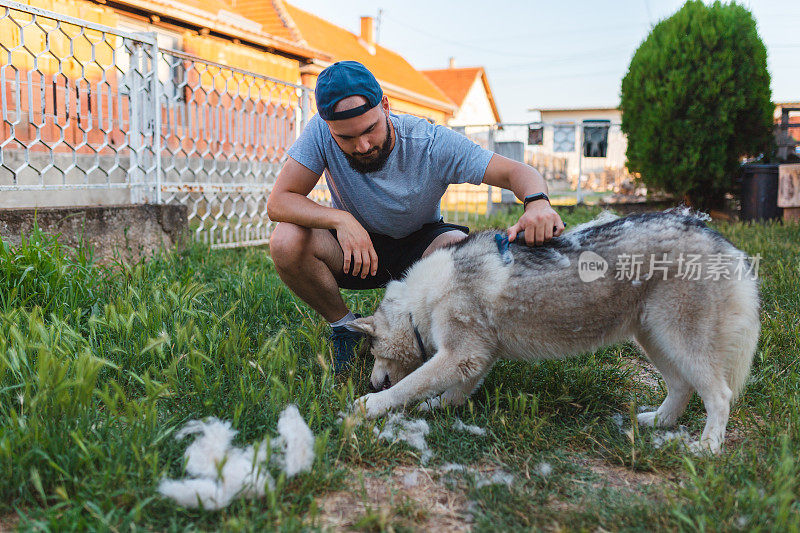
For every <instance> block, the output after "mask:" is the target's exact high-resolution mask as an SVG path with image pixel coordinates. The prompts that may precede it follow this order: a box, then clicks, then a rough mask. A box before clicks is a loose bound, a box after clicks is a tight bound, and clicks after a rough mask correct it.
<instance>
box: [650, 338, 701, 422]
mask: <svg viewBox="0 0 800 533" xmlns="http://www.w3.org/2000/svg"><path fill="white" fill-rule="evenodd" d="M636 342H637V343H638V344H639V346H640V347H641V348H642V350H643V351H644V353H645V355H646V356H647V359H649V360H650V362H651V363H653V365H654V366H655V367H656V369H658V371H659V372H660V373H661V376H662V377H663V378H664V382H665V383H666V384H667V397H666V398H665V399H664V401H663V402H662V403H661V405H660V406H659V408H658V409H657V410H655V411H651V412H648V413H640V414H639V415H638V416H637V417H636V418H637V420H638V421H639V423H640V424H642V425H644V426H659V427H667V426H673V425H675V423H676V422H677V421H678V417H679V416H681V415H682V414H683V411H684V410H685V409H686V405H687V404H688V403H689V399H690V398H691V397H692V392H694V387H692V385H691V384H690V383H689V382H688V381H686V379H684V377H683V376H682V374H681V371H680V370H679V369H678V368H677V367H676V366H675V364H674V363H673V362H672V360H671V359H670V357H669V356H668V355H667V354H665V353H664V352H663V350H662V348H661V347H660V346H659V344H658V343H657V342H656V341H655V340H654V339H652V338H651V336H650V335H649V334H648V333H647V332H644V331H642V332H639V333H637V334H636Z"/></svg>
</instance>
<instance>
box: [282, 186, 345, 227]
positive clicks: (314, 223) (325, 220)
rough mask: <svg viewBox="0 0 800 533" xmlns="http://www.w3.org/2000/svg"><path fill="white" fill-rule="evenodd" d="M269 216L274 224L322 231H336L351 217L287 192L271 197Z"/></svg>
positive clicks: (343, 212)
mask: <svg viewBox="0 0 800 533" xmlns="http://www.w3.org/2000/svg"><path fill="white" fill-rule="evenodd" d="M267 215H268V216H269V218H270V220H272V221H274V222H290V223H292V224H296V225H298V226H303V227H305V228H322V229H336V228H337V227H338V226H339V225H340V224H341V223H342V221H343V218H344V217H346V216H350V215H349V214H348V213H346V212H345V211H341V210H339V209H335V208H333V207H326V206H324V205H319V204H318V203H316V202H315V201H313V200H311V199H309V198H308V197H306V196H303V195H302V194H297V193H293V192H286V191H284V192H281V193H277V194H273V195H270V198H269V200H268V201H267Z"/></svg>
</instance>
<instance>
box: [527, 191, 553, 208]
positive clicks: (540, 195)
mask: <svg viewBox="0 0 800 533" xmlns="http://www.w3.org/2000/svg"><path fill="white" fill-rule="evenodd" d="M536 200H547V203H548V204H549V203H550V198H548V197H547V195H546V194H545V193H543V192H537V193H536V194H529V195H528V196H526V197H525V199H524V200H522V209H523V210H524V209H525V208H526V207H528V204H529V203H531V202H535V201H536Z"/></svg>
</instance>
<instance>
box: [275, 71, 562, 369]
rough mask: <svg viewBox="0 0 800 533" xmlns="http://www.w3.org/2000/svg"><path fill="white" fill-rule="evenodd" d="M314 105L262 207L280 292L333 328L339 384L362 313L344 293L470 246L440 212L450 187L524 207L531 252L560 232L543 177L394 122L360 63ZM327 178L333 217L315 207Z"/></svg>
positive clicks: (398, 119) (322, 83) (329, 79)
mask: <svg viewBox="0 0 800 533" xmlns="http://www.w3.org/2000/svg"><path fill="white" fill-rule="evenodd" d="M315 97H316V103H317V111H318V113H317V115H315V116H314V117H312V118H311V120H310V121H309V123H308V125H307V126H306V127H305V129H304V130H303V132H302V133H301V135H300V137H299V138H298V139H297V140H296V141H295V143H294V144H293V145H292V146H291V147H290V148H289V151H288V155H289V157H288V158H287V160H286V164H285V165H284V166H283V169H282V170H281V172H280V174H279V175H278V178H277V180H276V182H275V186H274V187H273V189H272V193H271V194H270V196H269V201H268V202H267V212H268V214H269V217H270V218H271V219H272V220H273V221H276V222H278V226H277V227H276V228H275V230H274V231H273V233H272V237H271V238H270V254H271V256H272V259H273V261H274V264H275V268H276V269H277V271H278V274H279V275H280V277H281V279H282V280H283V282H284V283H286V285H287V286H288V287H289V288H290V289H291V290H292V291H293V292H294V293H295V294H296V295H297V296H298V297H300V299H302V300H303V301H304V302H306V303H307V304H308V305H309V306H311V307H312V308H313V309H314V310H315V311H317V312H318V313H319V314H320V315H322V317H323V318H325V320H327V321H328V322H329V323H330V325H331V329H332V335H331V341H332V343H333V351H334V363H335V364H334V368H335V371H336V373H337V374H339V373H341V372H344V371H345V370H347V368H348V367H349V365H350V362H351V360H352V358H353V355H354V350H355V348H356V346H357V344H358V342H359V341H360V339H361V333H358V332H356V331H354V330H351V329H350V328H349V327H348V323H349V322H351V321H352V320H354V319H355V318H356V315H354V314H353V313H352V312H351V311H350V310H349V309H348V308H347V306H346V305H345V303H344V300H343V299H342V297H341V294H340V292H339V289H340V288H345V289H356V290H362V289H373V288H377V287H382V286H385V285H386V284H387V283H388V282H389V281H390V280H392V279H398V278H400V277H402V275H403V273H404V272H405V270H406V269H407V268H408V267H409V266H410V265H411V264H412V263H414V262H415V261H417V260H418V259H420V258H421V257H424V256H426V255H428V254H430V253H431V252H432V251H434V250H436V249H437V248H439V247H442V246H446V245H448V244H452V243H455V242H458V241H460V240H461V239H463V238H465V237H466V236H467V233H468V232H469V229H468V228H466V227H463V226H457V225H455V224H449V223H447V222H445V221H444V220H442V217H441V214H440V210H439V204H440V201H441V198H442V195H443V194H444V193H445V191H446V190H447V187H448V186H449V185H451V184H455V183H472V184H475V185H478V184H480V183H486V184H487V185H491V186H494V187H502V188H504V189H508V190H510V191H512V192H513V193H514V194H515V195H516V197H517V198H519V199H520V200H523V202H524V209H523V213H522V215H521V216H520V218H519V220H518V221H517V223H516V224H514V225H513V226H511V227H510V228H509V229H508V237H509V240H511V241H513V240H514V239H515V238H516V236H517V234H518V233H520V232H522V231H524V232H525V235H524V239H525V242H526V244H528V245H535V244H541V243H543V242H545V241H547V240H549V239H551V238H552V237H553V236H557V235H560V234H561V232H562V231H563V230H564V224H563V222H562V221H561V218H560V217H559V216H558V214H557V213H556V212H555V211H554V210H553V209H552V207H551V206H550V202H549V199H548V197H547V194H546V193H547V185H546V184H545V181H544V179H543V178H542V176H541V174H539V172H538V171H536V170H535V169H534V168H532V167H530V166H528V165H525V164H522V163H519V162H516V161H512V160H510V159H507V158H505V157H502V156H500V155H497V154H495V153H492V152H490V151H488V150H485V149H483V148H481V147H480V146H478V145H477V144H475V143H473V142H472V141H470V140H469V139H468V138H467V137H465V136H463V135H461V134H459V133H456V132H454V131H452V130H450V129H448V128H446V127H443V126H437V125H433V124H431V123H429V122H428V121H427V120H424V119H421V118H418V117H414V116H411V115H397V114H394V113H392V112H391V111H390V109H389V102H388V100H387V98H386V96H385V95H384V94H383V91H382V89H381V87H380V85H379V84H378V81H377V80H376V79H375V77H374V76H373V75H372V73H370V72H369V70H367V68H366V67H364V65H362V64H361V63H358V62H355V61H341V62H338V63H334V64H333V65H331V66H329V67H328V68H326V69H325V70H323V71H322V72H321V73H320V75H319V77H318V79H317V86H316V90H315ZM323 172H325V175H326V180H327V183H328V188H329V189H330V192H331V201H332V204H333V206H332V207H326V206H322V205H319V204H317V203H316V202H314V201H312V200H311V199H309V198H308V195H309V193H310V192H311V190H312V189H313V188H314V186H315V185H316V183H317V181H318V180H319V178H320V176H321V175H322V174H323Z"/></svg>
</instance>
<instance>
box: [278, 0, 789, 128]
mask: <svg viewBox="0 0 800 533" xmlns="http://www.w3.org/2000/svg"><path fill="white" fill-rule="evenodd" d="M289 3H291V4H293V5H296V6H297V7H299V8H301V9H305V10H306V11H310V12H312V13H315V14H316V15H318V16H321V17H322V18H325V19H327V20H328V21H330V22H333V23H334V24H337V25H339V26H341V27H343V28H346V29H348V30H350V31H352V32H353V33H359V31H360V19H359V17H361V16H364V15H370V16H373V17H376V18H377V15H378V10H379V9H382V11H383V12H382V16H381V23H380V28H379V30H378V32H379V33H378V39H379V43H380V44H381V45H382V46H385V47H387V48H389V49H391V50H394V51H395V52H398V53H400V54H402V55H403V56H404V57H405V58H406V59H407V60H408V61H409V62H410V63H411V64H412V65H413V66H414V67H415V68H417V69H420V70H423V69H434V68H446V67H447V64H448V60H449V58H450V57H454V58H455V62H456V66H461V67H468V66H483V67H484V68H485V69H486V72H487V74H488V76H489V83H490V85H491V87H492V92H493V93H494V96H495V100H496V102H497V104H498V107H499V109H500V115H501V117H502V119H503V121H505V122H526V121H528V120H534V119H535V118H536V115H535V114H534V113H531V112H530V111H528V110H529V109H530V108H547V107H551V108H552V107H596V106H598V107H600V106H602V107H606V106H617V105H619V90H620V83H621V81H622V78H623V76H624V75H625V73H626V72H627V69H628V64H629V63H630V59H631V57H632V56H633V53H634V51H635V50H636V48H637V47H638V46H639V44H640V43H641V42H642V41H643V40H644V39H645V38H646V37H647V34H648V33H649V31H650V29H651V28H652V26H653V24H655V23H656V22H658V21H659V20H661V19H663V18H666V17H668V16H669V15H671V14H672V13H674V12H675V11H677V10H678V9H679V8H680V6H681V5H683V2H682V1H680V0H605V1H597V0H594V1H588V0H567V1H563V2H559V1H557V0H549V1H547V2H542V1H538V0H528V1H514V2H511V1H504V0H494V1H492V0H489V1H487V0H460V1H458V0H378V1H374V0H373V1H370V0H290V2H289ZM740 3H742V4H743V5H745V6H746V7H748V8H749V9H750V10H751V12H752V13H753V15H754V16H755V18H756V23H757V25H758V31H759V34H760V35H761V38H762V40H763V41H764V43H765V44H766V46H767V58H768V59H767V61H768V69H769V71H770V74H771V75H772V99H773V101H775V102H786V101H792V102H798V101H800V0H749V1H744V2H740Z"/></svg>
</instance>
